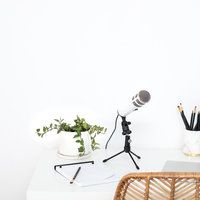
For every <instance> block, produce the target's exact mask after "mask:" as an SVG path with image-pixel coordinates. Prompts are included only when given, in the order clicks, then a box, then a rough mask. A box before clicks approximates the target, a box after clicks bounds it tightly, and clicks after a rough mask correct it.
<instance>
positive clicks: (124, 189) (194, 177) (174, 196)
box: [114, 172, 200, 200]
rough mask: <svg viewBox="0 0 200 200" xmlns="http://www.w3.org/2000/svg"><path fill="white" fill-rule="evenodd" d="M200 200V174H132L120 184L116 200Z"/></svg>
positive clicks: (125, 177)
mask: <svg viewBox="0 0 200 200" xmlns="http://www.w3.org/2000/svg"><path fill="white" fill-rule="evenodd" d="M193 199H194V200H200V173H189V172H187V173H183V172H150V173H148V172H146V173H131V174H128V175H126V176H124V177H123V178H122V179H121V181H120V182H119V184H118V186H117V189H116V192H115V196H114V200H193Z"/></svg>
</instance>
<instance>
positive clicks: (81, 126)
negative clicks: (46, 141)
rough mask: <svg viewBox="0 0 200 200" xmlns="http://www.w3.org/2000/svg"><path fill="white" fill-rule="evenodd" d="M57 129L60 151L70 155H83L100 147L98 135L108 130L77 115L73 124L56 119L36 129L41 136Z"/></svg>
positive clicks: (64, 154) (62, 153)
mask: <svg viewBox="0 0 200 200" xmlns="http://www.w3.org/2000/svg"><path fill="white" fill-rule="evenodd" d="M53 130H56V132H57V134H60V143H59V146H58V153H59V154H60V155H63V156H68V157H76V158H77V157H81V156H84V155H88V154H90V153H91V150H95V149H98V148H99V143H97V142H96V136H97V135H99V134H102V133H105V132H106V128H104V127H101V126H99V125H91V124H89V123H87V122H86V120H85V119H84V118H80V117H79V116H77V117H76V119H75V120H74V124H73V125H71V124H69V123H67V122H65V121H64V119H61V118H60V119H54V123H51V124H49V125H48V126H43V127H42V128H38V129H36V133H37V135H38V136H39V137H43V136H44V135H45V134H46V133H48V132H50V131H53Z"/></svg>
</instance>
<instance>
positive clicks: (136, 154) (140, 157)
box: [130, 151, 141, 159]
mask: <svg viewBox="0 0 200 200" xmlns="http://www.w3.org/2000/svg"><path fill="white" fill-rule="evenodd" d="M130 153H132V154H133V155H134V156H135V157H137V158H138V159H140V158H141V157H140V156H138V155H137V154H135V153H133V152H132V151H130Z"/></svg>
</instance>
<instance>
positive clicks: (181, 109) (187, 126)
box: [177, 104, 190, 130]
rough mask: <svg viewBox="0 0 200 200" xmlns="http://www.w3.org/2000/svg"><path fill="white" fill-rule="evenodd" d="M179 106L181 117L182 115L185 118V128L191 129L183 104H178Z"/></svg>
mask: <svg viewBox="0 0 200 200" xmlns="http://www.w3.org/2000/svg"><path fill="white" fill-rule="evenodd" d="M180 105H181V104H180ZM177 107H178V110H179V112H180V113H181V117H182V119H183V122H184V125H185V128H186V129H187V130H190V126H189V124H188V121H187V119H186V117H185V114H184V111H183V107H182V105H181V106H177Z"/></svg>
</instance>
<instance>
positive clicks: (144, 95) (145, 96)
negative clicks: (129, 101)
mask: <svg viewBox="0 0 200 200" xmlns="http://www.w3.org/2000/svg"><path fill="white" fill-rule="evenodd" d="M138 95H139V99H140V101H142V102H143V103H147V102H148V101H149V100H150V99H151V95H150V93H149V92H148V91H146V90H141V91H140V92H139V94H138Z"/></svg>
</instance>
